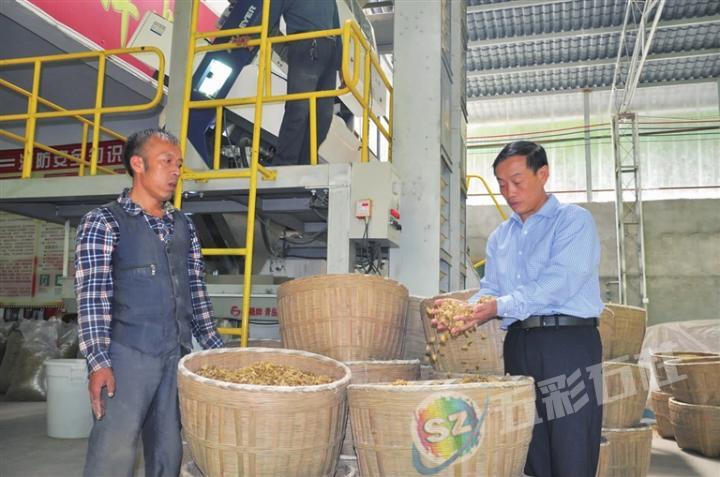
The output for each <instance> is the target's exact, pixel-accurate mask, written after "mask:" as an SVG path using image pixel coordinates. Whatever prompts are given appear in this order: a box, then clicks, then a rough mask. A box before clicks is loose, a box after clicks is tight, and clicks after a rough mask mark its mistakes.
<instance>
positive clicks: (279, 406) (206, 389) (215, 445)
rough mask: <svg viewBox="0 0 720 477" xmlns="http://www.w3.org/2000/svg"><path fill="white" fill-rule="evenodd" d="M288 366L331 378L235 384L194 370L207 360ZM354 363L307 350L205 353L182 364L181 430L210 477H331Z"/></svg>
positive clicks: (236, 365) (221, 364)
mask: <svg viewBox="0 0 720 477" xmlns="http://www.w3.org/2000/svg"><path fill="white" fill-rule="evenodd" d="M257 362H270V363H274V364H282V365H290V366H293V367H295V368H299V369H301V370H303V371H306V372H312V373H315V374H320V375H325V376H330V377H331V378H333V379H334V381H333V382H332V383H330V384H324V385H317V386H297V387H291V386H258V385H249V384H231V383H226V382H222V381H217V380H214V379H208V378H204V377H201V376H199V375H197V374H195V371H197V370H199V369H200V368H202V367H203V366H205V365H209V366H212V365H214V366H218V367H222V368H231V369H233V368H242V367H245V366H249V365H252V364H254V363H257ZM349 382H350V369H349V368H348V367H347V366H345V365H344V364H342V363H340V362H337V361H335V360H332V359H330V358H327V357H325V356H319V355H316V354H312V353H307V352H304V351H294V350H283V349H270V348H241V349H237V348H235V349H219V350H209V351H200V352H197V353H192V354H189V355H187V356H185V357H184V358H183V359H182V360H180V363H179V365H178V388H179V392H180V411H181V416H182V424H183V431H184V433H185V437H186V439H187V441H188V443H189V445H190V449H191V453H192V456H193V460H194V461H195V464H196V465H197V467H198V468H199V469H200V471H201V472H202V473H203V474H204V475H205V476H206V477H215V476H227V475H247V476H250V475H252V476H254V477H270V476H278V477H280V476H284V477H289V476H295V477H308V476H310V475H312V476H318V477H320V476H322V477H332V476H333V475H334V471H335V465H336V463H337V459H338V456H339V454H340V445H341V443H342V435H343V431H344V426H345V417H346V407H347V402H346V387H347V386H348V384H349Z"/></svg>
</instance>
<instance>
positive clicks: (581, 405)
mask: <svg viewBox="0 0 720 477" xmlns="http://www.w3.org/2000/svg"><path fill="white" fill-rule="evenodd" d="M504 354H505V372H506V373H509V374H512V375H525V376H532V377H533V378H534V379H535V386H536V389H535V392H536V401H535V407H536V410H537V416H536V422H535V427H534V428H533V434H532V441H531V442H530V449H529V451H528V457H527V462H526V464H525V473H526V474H527V475H530V476H533V477H595V471H596V468H597V464H598V457H599V453H600V437H601V428H602V407H601V405H600V403H602V364H601V363H602V347H601V343H600V334H599V333H598V330H597V328H596V327H591V326H569V327H560V328H557V329H556V328H533V329H529V330H522V329H518V328H511V329H510V330H509V331H508V334H507V336H506V337H505V344H504Z"/></svg>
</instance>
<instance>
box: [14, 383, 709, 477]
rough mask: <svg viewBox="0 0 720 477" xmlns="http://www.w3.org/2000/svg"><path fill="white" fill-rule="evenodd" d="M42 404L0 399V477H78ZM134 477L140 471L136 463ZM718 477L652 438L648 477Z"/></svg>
mask: <svg viewBox="0 0 720 477" xmlns="http://www.w3.org/2000/svg"><path fill="white" fill-rule="evenodd" d="M46 430H47V424H46V406H45V403H44V402H40V403H24V402H3V398H2V396H0V477H75V476H80V475H82V468H83V462H84V461H85V451H86V449H87V439H53V438H50V437H47V435H46ZM137 469H138V471H137V472H136V476H137V477H142V476H143V474H144V472H143V471H142V466H141V465H140V463H138V466H137ZM670 476H672V477H719V476H720V459H709V458H707V457H703V456H701V455H699V454H695V453H692V452H686V451H683V450H681V449H679V448H678V447H677V445H676V444H675V441H673V440H666V439H661V438H660V437H658V436H655V438H654V440H653V449H652V458H651V461H650V472H649V473H648V477H670Z"/></svg>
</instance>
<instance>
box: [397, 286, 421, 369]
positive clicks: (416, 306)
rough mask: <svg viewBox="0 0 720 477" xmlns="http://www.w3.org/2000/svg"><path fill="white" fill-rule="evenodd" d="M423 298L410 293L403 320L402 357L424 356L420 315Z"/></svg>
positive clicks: (418, 357) (419, 357)
mask: <svg viewBox="0 0 720 477" xmlns="http://www.w3.org/2000/svg"><path fill="white" fill-rule="evenodd" d="M424 299H425V298H423V297H419V296H413V295H410V298H409V299H408V307H407V320H406V322H405V344H404V346H403V356H402V357H403V359H420V360H422V359H423V357H424V356H425V331H424V330H423V324H422V317H421V316H420V303H422V301H423V300H424Z"/></svg>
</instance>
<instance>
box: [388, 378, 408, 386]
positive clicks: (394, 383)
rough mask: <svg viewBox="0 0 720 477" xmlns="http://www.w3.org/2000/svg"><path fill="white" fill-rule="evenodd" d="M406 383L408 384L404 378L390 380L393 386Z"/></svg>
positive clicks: (405, 384)
mask: <svg viewBox="0 0 720 477" xmlns="http://www.w3.org/2000/svg"><path fill="white" fill-rule="evenodd" d="M407 384H408V382H407V381H405V380H404V379H396V380H395V381H393V382H392V385H393V386H407Z"/></svg>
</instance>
